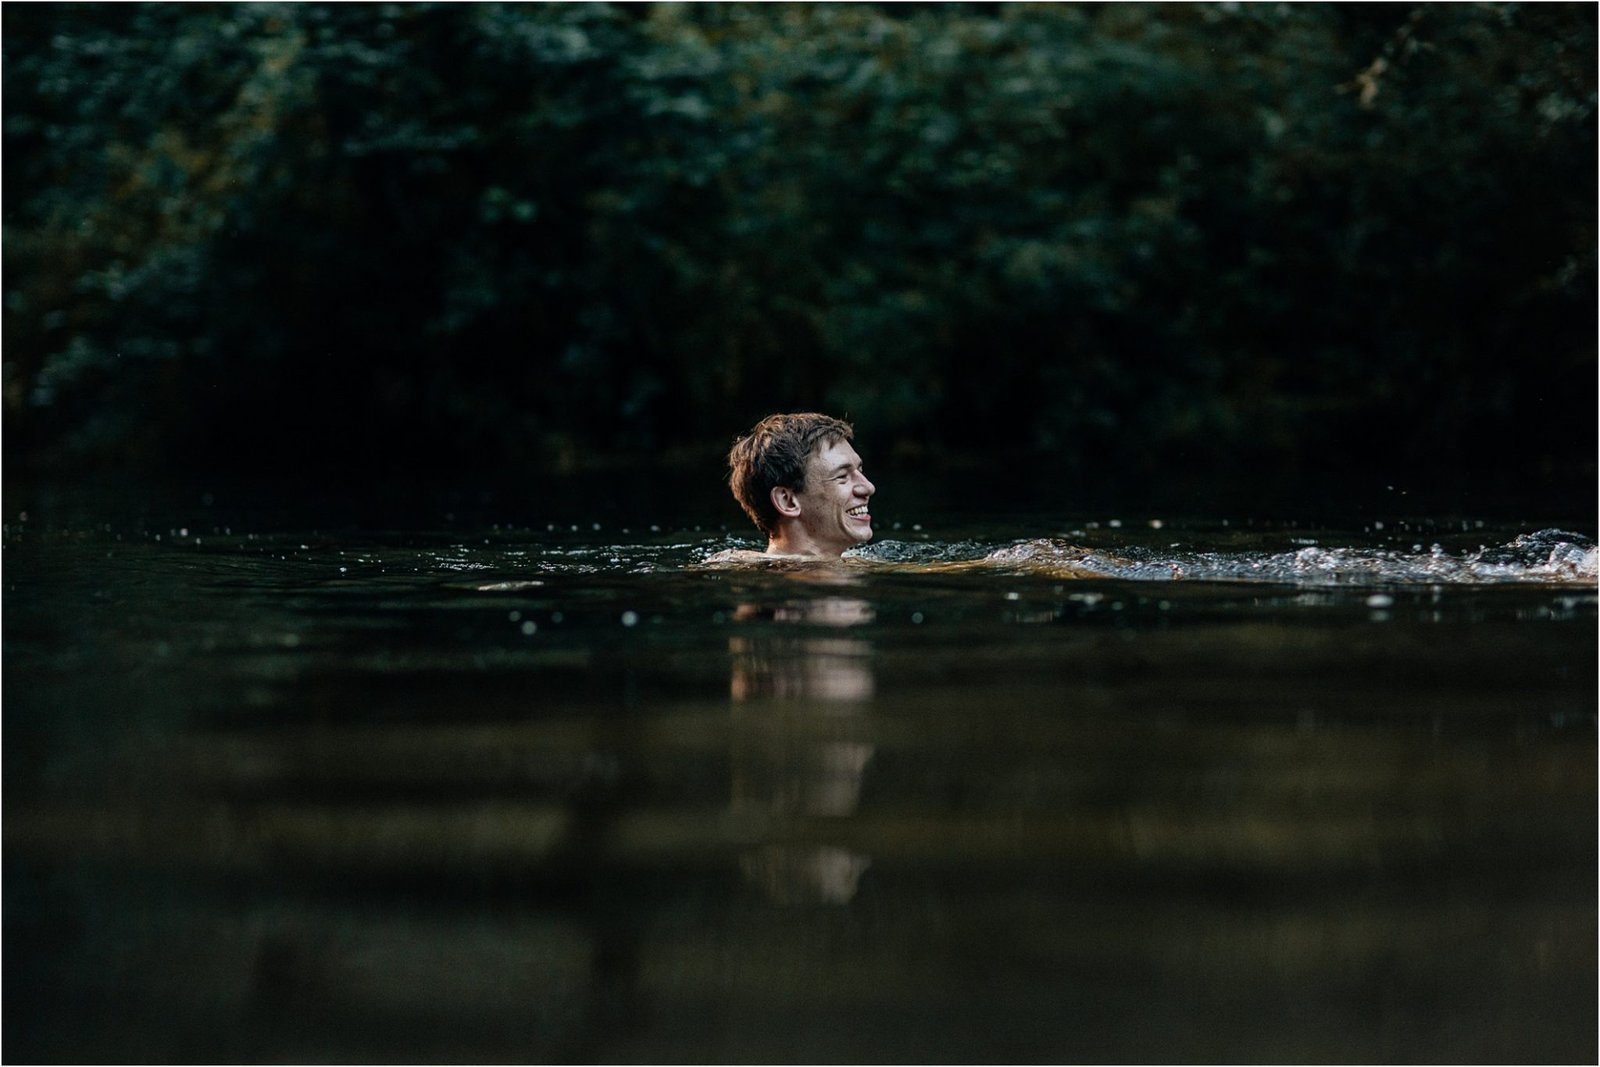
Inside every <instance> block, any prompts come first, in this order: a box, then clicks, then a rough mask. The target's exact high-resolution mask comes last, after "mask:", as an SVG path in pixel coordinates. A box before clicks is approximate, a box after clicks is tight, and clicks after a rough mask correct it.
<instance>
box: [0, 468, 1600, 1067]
mask: <svg viewBox="0 0 1600 1067" xmlns="http://www.w3.org/2000/svg"><path fill="white" fill-rule="evenodd" d="M19 503H20V505H25V506H27V507H29V508H31V513H30V514H28V515H27V516H26V517H23V515H22V507H21V506H17V505H18V504H19ZM581 507H582V504H581V502H580V503H578V504H571V503H569V504H566V505H561V506H557V505H551V504H548V503H545V504H541V503H540V502H538V501H534V502H523V503H520V504H516V505H504V506H495V505H492V504H489V505H480V506H475V507H457V508H454V509H453V510H446V509H445V508H442V507H441V508H438V509H435V510H431V511H430V510H429V505H426V504H422V505H419V506H418V507H417V508H416V514H413V515H412V516H410V517H409V518H408V519H406V520H405V521H402V522H396V523H394V524H392V525H385V524H382V523H372V522H355V521H349V520H348V516H345V517H342V518H340V519H339V521H329V513H328V511H327V510H326V509H323V508H321V507H316V508H308V507H304V506H302V507H301V508H300V509H299V510H297V509H296V508H295V507H292V506H290V507H283V506H279V507H277V508H276V510H274V509H273V508H267V507H264V506H246V505H244V504H238V503H235V504H233V505H213V504H211V503H209V502H205V503H196V502H193V501H191V502H189V503H187V504H178V505H172V506H166V507H163V508H128V507H115V506H110V505H105V504H103V503H97V502H95V501H93V500H90V501H87V502H86V501H84V500H83V499H80V498H78V497H73V496H71V495H70V494H68V495H67V496H66V497H50V496H48V495H43V496H40V495H34V496H27V495H25V494H23V495H19V494H18V493H15V492H12V493H9V494H8V500H7V514H6V516H5V529H4V556H3V564H4V581H5V600H4V606H5V675H4V687H5V693H4V695H5V707H6V728H5V742H6V743H5V761H6V779H5V789H6V808H5V842H6V845H5V852H6V881H5V888H6V894H5V908H6V945H5V947H6V952H5V967H6V973H5V977H6V979H7V980H8V982H7V987H6V990H7V1013H6V1020H5V1021H6V1027H5V1035H4V1040H5V1050H4V1051H5V1054H6V1056H7V1057H8V1058H10V1059H14V1060H58V1059H67V1058H71V1057H76V1058H78V1059H87V1060H97V1059H106V1058H114V1059H132V1060H168V1059H180V1060H181V1059H201V1058H204V1059H219V1060H224V1061H228V1060H271V1061H318V1062H337V1061H375V1060H393V1059H400V1060H417V1059H427V1060H443V1061H456V1060H474V1061H519V1062H527V1061H539V1060H559V1061H602V1062H615V1061H649V1062H669V1061H680V1060H688V1061H693V1062H722V1061H740V1062H743V1061H748V1060H756V1061H761V1060H769V1061H770V1060H781V1061H829V1060H850V1061H856V1060H866V1061H872V1060H893V1061H963V1062H970V1061H999V1060H1011V1059H1022V1060H1048V1061H1051V1062H1059V1061H1072V1060H1094V1061H1124V1060H1135V1059H1137V1060H1140V1061H1141V1062H1142V1061H1146V1060H1156V1061H1160V1060H1190V1061H1204V1060H1231V1061H1265V1060H1272V1061H1280V1060H1291V1061H1365V1060H1384V1061H1394V1062H1415V1061H1429V1062H1436V1061H1473V1060H1484V1059H1491V1058H1500V1059H1505V1060H1518V1061H1534V1060H1539V1061H1545V1060H1550V1061H1558V1060H1559V1061H1569V1060H1588V1059H1592V1058H1593V1057H1594V1056H1595V1054H1596V1048H1595V1033H1596V1028H1595V1023H1596V1014H1595V1003H1596V992H1597V990H1596V953H1595V944H1596V905H1595V890H1596V879H1595V871H1596V833H1597V826H1596V775H1595V691H1596V689H1595V687H1596V669H1595V666H1596V665H1595V653H1594V649H1595V633H1596V629H1595V624H1596V618H1597V612H1596V592H1595V550H1594V543H1593V540H1592V538H1593V535H1594V530H1593V527H1592V525H1589V526H1584V525H1583V524H1582V523H1576V524H1575V523H1573V522H1571V521H1570V519H1567V520H1565V521H1559V520H1560V517H1559V516H1558V517H1557V520H1558V521H1547V522H1540V521H1527V520H1520V519H1519V520H1517V521H1508V520H1504V519H1488V520H1486V519H1482V518H1474V517H1472V516H1470V515H1468V516H1465V517H1462V516H1457V515H1451V516H1449V517H1435V518H1417V517H1415V516H1407V515H1404V514H1396V513H1389V514H1386V515H1385V516H1384V517H1383V518H1378V517H1376V516H1375V515H1366V516H1363V517H1361V518H1358V519H1353V520H1349V521H1346V522H1343V523H1329V522H1322V523H1308V522H1305V521H1302V520H1298V519H1296V520H1273V519H1263V518H1252V517H1251V516H1249V515H1242V514H1234V515H1231V516H1229V517H1227V518H1222V517H1217V516H1211V517H1204V518H1184V517H1180V516H1175V515H1172V514H1161V515H1160V517H1155V516H1152V515H1148V514H1142V515H1132V514H1127V513H1124V514H1122V515H1120V516H1118V515H1117V514H1115V513H1100V514H1089V513H1084V512H1082V511H1079V512H1076V513H1074V512H1070V511H1065V510H1062V511H1057V512H1054V513H1035V514H1026V515H1020V516H1003V517H995V516H987V517H984V518H983V519H981V520H975V519H973V518H972V517H971V516H962V515H959V514H957V515H950V514H941V513H939V512H938V510H937V509H932V508H929V509H922V510H918V511H907V512H904V513H902V514H900V515H899V516H898V517H896V516H895V515H894V513H893V512H890V511H888V510H887V509H886V510H885V511H884V514H885V515H886V516H887V517H886V518H885V520H884V521H883V523H882V525H881V526H880V531H879V539H878V540H877V541H875V542H874V543H873V544H872V545H870V546H868V547H867V548H866V549H865V550H863V551H861V552H859V553H856V554H853V558H850V559H847V560H846V561H843V562H842V563H840V564H837V565H834V566H827V567H792V566H769V567H758V568H740V569H729V568H717V567H707V566H704V565H703V561H704V560H705V559H706V558H707V557H708V556H710V555H712V554H713V553H715V552H716V551H719V550H721V549H724V548H728V547H740V546H748V545H750V544H751V543H752V539H750V538H748V537H746V536H745V535H744V534H743V532H742V531H740V530H738V529H737V528H732V529H724V528H722V526H721V525H720V522H702V523H701V527H703V528H696V525H695V524H694V522H693V521H692V519H693V515H692V514H690V516H689V518H690V520H691V521H684V520H683V517H682V516H681V515H671V514H663V513H658V512H654V511H650V510H648V509H646V510H643V511H641V512H640V513H636V514H626V513H625V505H616V504H613V505H611V506H609V507H598V506H597V507H595V509H594V511H593V513H592V514H590V515H584V514H582V513H581V511H580V509H581ZM685 510H688V511H691V512H692V509H685ZM875 510H877V509H875ZM710 514H712V515H718V517H719V519H720V517H721V516H720V513H717V512H714V511H713V512H710ZM896 522H898V524H899V528H895V523H896ZM730 525H731V524H730Z"/></svg>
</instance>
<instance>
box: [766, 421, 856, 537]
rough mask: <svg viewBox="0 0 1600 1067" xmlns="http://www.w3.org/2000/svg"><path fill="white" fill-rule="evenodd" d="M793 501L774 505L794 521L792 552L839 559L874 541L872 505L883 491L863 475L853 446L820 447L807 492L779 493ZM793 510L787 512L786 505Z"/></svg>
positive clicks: (810, 468)
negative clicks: (870, 504) (849, 550)
mask: <svg viewBox="0 0 1600 1067" xmlns="http://www.w3.org/2000/svg"><path fill="white" fill-rule="evenodd" d="M773 492H774V494H778V493H783V494H786V497H787V499H786V500H784V501H778V500H777V499H776V498H775V500H774V503H776V504H777V506H778V510H779V511H780V512H782V513H784V514H786V515H787V516H788V517H790V518H792V519H793V520H794V524H793V527H792V528H793V532H794V537H792V538H790V541H791V542H792V543H791V544H790V545H789V546H786V547H787V550H789V551H794V552H797V553H799V554H803V555H817V556H837V555H839V554H840V553H841V552H843V551H844V550H845V549H847V548H851V547H854V546H855V545H859V544H864V543H866V542H867V541H870V540H872V514H871V512H870V511H869V510H868V507H867V501H868V500H870V499H871V498H872V494H873V493H875V492H877V488H876V487H875V486H874V485H873V484H872V483H871V482H870V481H868V480H867V476H866V475H865V474H864V473H862V470H861V457H860V456H858V455H856V450H855V449H854V448H851V447H850V442H849V441H842V440H841V441H834V442H833V443H832V444H829V445H827V446H826V447H820V448H818V449H816V450H815V451H813V452H812V453H811V456H810V458H808V459H807V460H806V480H805V488H804V489H803V490H801V491H800V492H795V491H794V490H790V489H781V490H773ZM786 504H787V505H788V506H787V507H786V506H785V505H786Z"/></svg>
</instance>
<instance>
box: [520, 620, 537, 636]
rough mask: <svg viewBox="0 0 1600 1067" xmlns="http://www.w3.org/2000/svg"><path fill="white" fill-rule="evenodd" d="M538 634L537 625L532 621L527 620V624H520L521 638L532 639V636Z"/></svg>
mask: <svg viewBox="0 0 1600 1067" xmlns="http://www.w3.org/2000/svg"><path fill="white" fill-rule="evenodd" d="M538 632H539V624H538V623H536V622H534V621H533V620H532V619H529V620H528V621H527V622H525V623H523V624H522V636H523V637H532V636H533V635H534V634H536V633H538Z"/></svg>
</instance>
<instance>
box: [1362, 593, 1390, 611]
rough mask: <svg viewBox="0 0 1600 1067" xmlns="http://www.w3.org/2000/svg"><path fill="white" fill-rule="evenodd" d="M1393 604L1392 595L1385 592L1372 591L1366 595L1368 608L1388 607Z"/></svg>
mask: <svg viewBox="0 0 1600 1067" xmlns="http://www.w3.org/2000/svg"><path fill="white" fill-rule="evenodd" d="M1393 606H1394V597H1392V596H1389V595H1388V594H1387V593H1373V594H1372V595H1371V596H1369V597H1367V607H1369V608H1389V607H1393Z"/></svg>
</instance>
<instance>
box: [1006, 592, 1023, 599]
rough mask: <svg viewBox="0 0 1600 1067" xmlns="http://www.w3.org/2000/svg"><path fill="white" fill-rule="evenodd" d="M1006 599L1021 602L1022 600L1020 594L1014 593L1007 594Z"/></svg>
mask: <svg viewBox="0 0 1600 1067" xmlns="http://www.w3.org/2000/svg"><path fill="white" fill-rule="evenodd" d="M1006 599H1007V600H1021V599H1022V594H1021V593H1016V592H1012V593H1007V594H1006Z"/></svg>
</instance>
